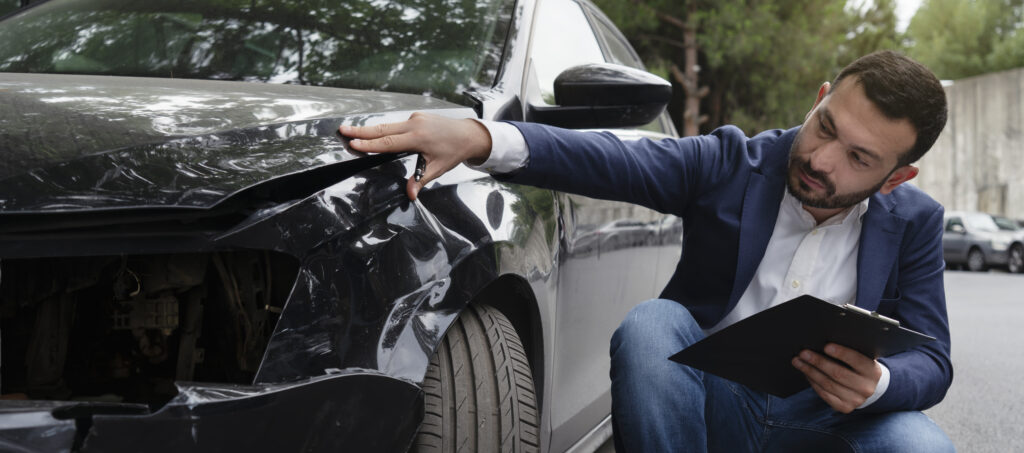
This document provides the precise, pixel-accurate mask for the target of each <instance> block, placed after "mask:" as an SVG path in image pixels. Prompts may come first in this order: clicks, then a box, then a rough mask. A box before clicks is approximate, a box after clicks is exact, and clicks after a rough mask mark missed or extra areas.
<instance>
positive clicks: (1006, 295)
mask: <svg viewBox="0 0 1024 453" xmlns="http://www.w3.org/2000/svg"><path fill="white" fill-rule="evenodd" d="M946 304H947V309H948V311H949V319H950V334H951V336H952V344H953V386H952V387H951V388H950V389H949V393H947V394H946V399H945V400H944V401H943V402H942V403H939V405H938V406H935V407H934V408H932V409H929V410H927V411H925V413H926V414H928V415H929V416H930V417H932V419H933V420H935V421H936V422H937V423H938V424H939V425H940V426H942V428H943V429H945V430H946V433H948V434H949V436H950V438H951V439H953V444H954V445H956V448H957V451H959V452H961V453H988V452H1011V451H1024V379H1021V377H1022V376H1024V354H1022V353H1021V347H1022V346H1024V275H1011V274H1006V273H996V272H989V273H970V272H961V271H947V272H946Z"/></svg>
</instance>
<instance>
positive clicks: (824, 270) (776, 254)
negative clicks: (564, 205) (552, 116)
mask: <svg viewBox="0 0 1024 453" xmlns="http://www.w3.org/2000/svg"><path fill="white" fill-rule="evenodd" d="M480 123H481V124H483V125H484V127H486V128H487V130H488V131H489V132H490V134H491V155H490V157H488V159H487V160H486V161H485V162H484V163H482V164H480V165H477V166H469V167H470V168H473V169H476V170H480V171H485V172H488V173H496V174H501V173H511V172H513V171H515V170H518V169H520V168H523V167H524V166H526V163H527V162H528V161H529V157H530V153H529V149H528V148H527V145H526V140H525V139H524V138H523V135H522V133H520V132H519V129H517V128H516V127H515V126H513V125H511V124H508V123H500V122H494V121H480ZM869 201H870V199H865V200H864V201H862V202H860V203H859V204H857V205H855V206H852V207H850V208H849V209H847V210H845V211H843V212H840V213H839V214H836V215H834V216H832V217H830V218H828V219H827V220H825V221H824V222H822V223H821V224H818V223H817V222H816V221H815V220H814V217H812V216H811V214H810V213H808V212H807V211H806V210H804V208H803V206H802V205H801V203H800V202H799V201H797V199H796V198H793V196H792V195H790V194H789V192H788V191H787V192H786V193H785V195H783V197H782V204H781V206H780V207H779V216H778V218H777V219H776V220H775V229H774V230H773V231H772V236H771V239H770V240H769V241H768V248H767V249H766V250H765V254H764V257H763V258H761V263H760V264H759V265H758V266H757V271H756V272H754V278H753V280H751V281H750V285H749V286H747V289H746V290H745V291H744V292H743V295H742V296H740V300H739V301H738V302H737V303H736V306H735V307H733V309H732V311H730V312H729V313H728V314H726V315H725V317H724V318H722V320H721V321H719V323H718V324H716V325H715V326H713V327H711V328H710V329H706V330H705V334H707V335H710V334H712V333H714V332H717V331H719V330H721V329H723V328H725V327H726V326H728V325H730V324H732V323H734V322H736V321H739V320H741V319H743V318H746V317H748V316H750V315H753V314H755V313H758V312H760V311H761V310H764V309H766V308H770V307H773V306H775V305H778V304H780V303H783V302H785V301H787V300H790V299H792V298H794V297H797V296H801V295H804V294H810V295H813V296H815V297H817V298H819V299H823V300H826V301H829V302H832V303H834V304H837V305H842V304H847V303H849V304H852V303H854V302H855V300H856V298H857V253H858V248H859V245H860V231H861V225H862V218H863V217H864V214H865V213H866V212H867V210H868V203H869ZM685 227H686V226H685V225H684V226H683V228H685ZM879 366H881V367H882V377H881V379H879V381H878V385H877V386H876V387H875V393H874V394H873V395H871V397H870V398H868V399H867V400H866V401H865V402H864V404H861V405H860V406H859V407H858V409H860V408H863V407H866V406H868V405H869V404H871V403H874V402H875V401H877V400H878V398H881V396H882V394H883V393H885V391H886V389H888V387H889V369H888V368H886V367H885V365H882V364H881V363H879Z"/></svg>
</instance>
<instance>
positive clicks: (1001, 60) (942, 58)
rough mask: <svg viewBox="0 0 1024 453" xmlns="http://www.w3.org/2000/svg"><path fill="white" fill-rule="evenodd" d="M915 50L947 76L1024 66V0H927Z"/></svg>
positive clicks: (914, 28)
mask: <svg viewBox="0 0 1024 453" xmlns="http://www.w3.org/2000/svg"><path fill="white" fill-rule="evenodd" d="M907 35H908V37H909V38H910V39H911V41H912V44H913V46H912V47H911V50H910V54H911V56H913V57H914V58H916V59H918V60H919V61H921V62H922V63H924V64H925V65H926V66H928V67H929V68H931V69H932V70H933V71H935V73H936V75H938V76H939V78H942V79H960V78H964V77H970V76H973V75H978V74H984V73H987V72H994V71H1002V70H1005V69H1010V68H1016V67H1021V66H1024V0H925V1H924V2H923V3H922V4H921V8H920V9H918V11H917V14H915V15H914V18H913V20H911V21H910V26H909V27H908V28H907Z"/></svg>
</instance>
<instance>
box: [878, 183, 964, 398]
mask: <svg viewBox="0 0 1024 453" xmlns="http://www.w3.org/2000/svg"><path fill="white" fill-rule="evenodd" d="M936 204H937V203H936ZM942 214H943V209H942V206H941V205H939V206H938V207H936V208H934V210H932V211H931V212H929V213H925V214H924V215H921V216H920V217H919V219H917V222H920V223H918V224H917V225H914V223H917V222H915V221H914V220H912V221H911V225H910V227H909V228H908V230H907V233H908V235H907V237H906V240H905V241H904V242H903V244H902V245H901V247H900V248H901V250H900V258H899V263H898V268H897V269H898V273H899V275H898V277H897V284H896V287H897V288H898V290H899V295H898V300H895V301H888V302H892V304H893V307H894V309H893V313H894V315H893V316H894V317H896V318H897V319H900V320H902V321H903V326H904V327H907V328H908V329H913V330H916V331H918V332H923V333H925V334H928V335H931V336H933V337H935V338H936V341H934V342H931V343H928V344H926V345H923V346H919V347H917V348H914V349H912V350H910V351H906V352H903V353H900V354H896V355H894V356H890V357H886V358H883V359H880V360H879V361H880V362H882V363H883V364H885V366H886V367H888V368H889V373H890V378H889V388H888V389H887V390H886V392H885V393H884V394H883V395H882V397H881V398H879V399H878V401H875V402H874V403H873V404H871V405H870V406H868V407H866V408H864V411H866V412H889V411H897V410H924V409H927V408H929V407H931V406H934V405H935V404H938V403H939V402H940V401H942V399H943V398H944V397H945V395H946V390H948V389H949V386H950V384H952V382H953V365H952V362H951V360H950V337H949V319H948V316H947V314H946V297H945V290H944V286H943V270H944V268H945V265H944V264H943V260H942ZM885 303H887V301H885V300H883V301H882V304H885ZM879 308H880V309H881V305H880V307H879ZM887 311H888V310H887Z"/></svg>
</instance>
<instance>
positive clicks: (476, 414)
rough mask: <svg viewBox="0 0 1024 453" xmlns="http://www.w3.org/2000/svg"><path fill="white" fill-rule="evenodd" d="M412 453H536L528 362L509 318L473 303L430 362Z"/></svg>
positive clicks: (534, 409)
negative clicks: (420, 416) (422, 406)
mask: <svg viewBox="0 0 1024 453" xmlns="http://www.w3.org/2000/svg"><path fill="white" fill-rule="evenodd" d="M423 392H424V416H423V423H422V424H421V425H420V431H419V433H418V434H417V435H416V439H415V441H414V443H413V446H412V449H411V451H412V452H417V453H427V452H430V453H433V452H456V451H479V452H485V451H494V452H497V451H502V452H506V451H509V452H536V451H538V450H539V449H540V443H539V439H540V430H539V423H538V414H537V403H536V396H535V394H534V386H533V378H532V374H531V373H530V364H529V362H527V360H526V354H525V352H524V351H523V346H522V343H521V342H520V341H519V336H518V335H517V334H516V331H515V329H514V328H513V327H512V324H511V323H510V322H509V321H508V319H507V318H506V317H505V316H504V315H503V314H501V312H500V311H498V310H497V309H495V308H492V307H489V306H487V305H470V306H469V307H467V308H466V309H465V310H463V312H462V314H461V315H459V318H458V319H457V320H456V321H455V324H454V325H452V327H451V328H450V329H448V333H447V334H445V337H444V340H443V341H442V342H441V344H440V345H439V346H438V348H437V351H435V352H434V355H433V357H432V358H431V359H430V365H429V366H428V367H427V373H426V376H425V377H424V381H423Z"/></svg>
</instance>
